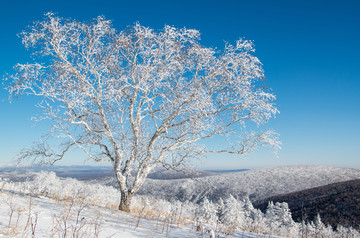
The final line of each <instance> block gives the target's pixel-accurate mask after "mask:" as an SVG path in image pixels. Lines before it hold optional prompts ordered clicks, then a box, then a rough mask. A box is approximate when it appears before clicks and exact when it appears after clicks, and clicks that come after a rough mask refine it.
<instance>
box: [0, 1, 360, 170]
mask: <svg viewBox="0 0 360 238" xmlns="http://www.w3.org/2000/svg"><path fill="white" fill-rule="evenodd" d="M48 11H52V12H56V13H58V15H59V16H62V17H71V18H76V19H78V20H81V21H88V20H90V19H92V18H94V17H96V16H98V15H104V16H105V17H106V18H107V19H111V20H113V24H114V26H115V27H116V28H117V29H119V30H121V29H123V28H124V27H126V26H128V25H132V24H133V23H135V22H136V21H139V22H140V23H141V24H142V25H145V26H149V27H151V28H154V29H161V28H162V27H163V26H164V25H165V24H169V25H172V26H175V27H187V28H195V29H198V30H200V32H201V38H202V40H201V43H202V44H203V45H205V46H211V47H216V48H219V49H222V48H223V45H224V41H228V42H230V43H234V42H235V41H236V40H237V39H239V37H244V38H246V39H249V40H253V41H254V43H255V48H256V56H257V57H258V58H259V59H260V60H261V62H262V63H263V68H264V70H265V75H266V77H267V80H268V81H267V85H268V86H270V87H271V88H272V89H273V91H274V93H275V94H276V95H277V97H278V99H277V104H278V108H279V110H280V112H281V113H280V115H278V116H277V118H276V119H273V120H272V121H271V122H270V123H269V126H270V127H271V128H273V129H275V130H276V131H277V132H279V133H280V136H281V137H280V138H281V141H282V143H283V145H282V147H283V149H282V150H281V151H280V152H279V158H276V157H274V156H273V155H272V154H271V153H269V152H267V151H263V150H260V151H258V152H257V153H253V154H250V155H248V156H246V157H245V158H244V157H240V158H239V156H226V155H216V156H215V155H212V156H210V158H209V159H208V160H203V161H201V162H197V164H198V166H199V167H200V168H208V169H238V168H254V167H268V166H277V165H285V164H325V165H332V166H341V167H353V168H359V169H360V155H359V148H360V123H359V122H360V46H359V43H360V14H359V12H360V1H355V0H354V1H348V0H342V1H340V0H339V1H332V0H327V1H314V0H313V1H291V0H290V1H289V0H284V1H276V0H274V1H268V0H263V1H260V0H253V1H242V0H232V1H231V0H222V1H212V0H207V1H205V0H204V1H196V0H192V1H189V0H181V1H180V0H175V1H169V0H168V1H157V0H154V1H147V0H138V1H121V0H117V1H115V0H114V1H110V0H102V1H76V0H72V1H69V0H61V1H39V0H33V1H2V2H1V3H0V32H1V37H0V52H1V55H0V75H4V74H5V73H11V72H12V66H13V65H15V64H16V63H18V62H21V63H24V62H30V61H31V59H30V57H29V54H28V52H27V51H26V50H25V49H24V47H23V46H22V44H21V40H20V39H19V38H18V37H17V36H16V34H17V33H20V32H21V31H22V30H24V29H25V27H26V26H28V25H30V24H31V23H32V22H33V21H35V20H40V19H42V17H43V14H44V13H45V12H48ZM34 101H35V100H34V99H32V98H27V97H23V98H21V99H20V100H15V101H13V102H12V103H11V104H10V103H9V102H8V101H7V92H6V91H5V90H3V89H1V90H0V111H1V116H0V133H1V134H0V135H1V136H0V164H6V163H12V159H13V158H14V156H15V155H16V153H17V151H19V150H20V149H21V148H23V147H25V146H27V145H29V144H31V143H32V141H36V140H37V139H38V138H39V137H40V136H41V135H42V134H44V132H45V130H44V129H45V128H46V125H44V124H43V123H41V124H38V125H34V122H33V121H31V120H30V118H31V116H33V115H35V114H36V110H37V109H36V108H35V107H34V106H33V104H34ZM82 163H83V157H82V156H81V155H80V154H79V153H76V152H74V153H73V154H72V155H71V156H69V157H68V158H66V159H65V160H64V161H63V162H62V164H82ZM88 164H89V163H88Z"/></svg>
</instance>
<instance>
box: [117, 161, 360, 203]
mask: <svg viewBox="0 0 360 238" xmlns="http://www.w3.org/2000/svg"><path fill="white" fill-rule="evenodd" d="M354 179H360V170H357V169H350V168H338V167H331V166H324V165H290V166H281V167H273V168H262V169H253V170H248V171H243V172H235V173H225V174H216V175H212V176H207V177H199V178H196V179H177V180H176V181H175V180H154V179H147V181H146V182H145V184H144V186H143V187H142V188H141V189H140V191H139V192H138V194H143V195H149V196H154V197H159V198H163V199H167V200H171V199H179V200H180V201H187V200H189V201H192V202H199V201H201V200H202V199H203V198H204V197H205V196H206V197H207V198H208V199H210V200H214V201H216V200H218V199H220V198H224V197H227V196H229V195H230V194H232V195H233V196H235V197H236V196H243V195H244V194H247V195H249V197H250V199H251V200H252V201H253V202H255V201H259V200H263V199H266V198H268V197H271V196H275V195H280V194H287V193H290V192H296V191H301V190H304V189H309V188H314V187H319V186H323V185H327V184H331V183H336V182H343V181H348V180H354ZM112 185H114V184H112ZM115 186H116V185H115Z"/></svg>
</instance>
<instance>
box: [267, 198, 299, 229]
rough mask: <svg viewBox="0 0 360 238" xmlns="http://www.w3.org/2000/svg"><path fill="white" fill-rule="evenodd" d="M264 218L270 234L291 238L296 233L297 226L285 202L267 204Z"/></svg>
mask: <svg viewBox="0 0 360 238" xmlns="http://www.w3.org/2000/svg"><path fill="white" fill-rule="evenodd" d="M265 218H266V220H267V225H268V227H269V228H270V232H271V233H277V234H281V235H286V236H291V235H294V234H296V233H298V227H297V224H296V223H295V222H294V221H293V219H292V217H291V211H290V209H289V206H288V204H287V203H286V202H282V203H280V202H277V203H275V205H274V203H273V202H269V205H268V208H267V209H266V213H265Z"/></svg>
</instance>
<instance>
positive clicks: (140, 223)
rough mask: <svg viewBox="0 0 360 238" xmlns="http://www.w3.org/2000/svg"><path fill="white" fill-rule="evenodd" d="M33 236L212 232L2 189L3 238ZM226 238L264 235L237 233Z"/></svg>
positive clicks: (196, 234)
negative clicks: (197, 230) (198, 230)
mask: <svg viewBox="0 0 360 238" xmlns="http://www.w3.org/2000/svg"><path fill="white" fill-rule="evenodd" d="M32 234H34V235H35V237H70V236H71V237H73V235H75V236H74V237H126V238H127V237H129V238H131V237H179V238H180V237H210V233H209V232H205V233H204V234H201V232H196V228H195V227H194V226H193V225H191V224H181V225H174V224H168V223H164V221H160V220H155V219H154V220H149V219H146V218H143V217H141V216H139V214H128V213H124V212H121V211H117V210H114V209H109V208H101V207H97V206H89V205H85V204H82V203H81V202H80V203H71V201H70V200H69V201H56V200H54V199H51V198H48V197H43V196H40V197H33V196H30V195H20V194H18V193H16V192H15V191H5V190H1V191H0V237H10V236H13V237H32ZM217 237H218V236H217ZM219 237H223V236H219ZM227 237H265V236H264V235H257V234H250V233H245V232H240V231H238V232H236V233H235V234H233V235H229V236H227ZM266 237H269V236H266Z"/></svg>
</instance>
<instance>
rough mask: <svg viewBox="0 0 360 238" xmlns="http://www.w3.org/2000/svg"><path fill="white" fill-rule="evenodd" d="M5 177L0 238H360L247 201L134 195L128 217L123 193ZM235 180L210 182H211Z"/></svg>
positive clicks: (85, 184) (51, 179) (72, 182)
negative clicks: (121, 201)
mask: <svg viewBox="0 0 360 238" xmlns="http://www.w3.org/2000/svg"><path fill="white" fill-rule="evenodd" d="M18 172H19V171H17V173H18ZM23 172H24V170H23ZM333 172H334V171H333ZM348 172H349V171H348ZM353 172H354V171H353ZM4 174H7V177H4V176H2V175H3V174H2V173H0V237H1V236H5V237H210V234H213V233H216V235H217V236H216V237H219V238H220V237H273V235H275V236H283V237H294V238H295V237H304V236H306V237H315V236H318V235H319V234H321V236H322V237H334V238H343V237H360V234H359V232H358V231H356V230H355V229H352V228H350V227H343V226H337V228H336V231H334V230H333V228H332V227H331V226H325V224H324V223H322V221H321V219H320V217H316V219H315V220H314V221H309V222H307V223H296V222H294V221H293V219H292V217H291V212H290V210H289V208H288V205H287V204H286V203H275V204H274V203H272V202H271V203H269V205H268V207H267V209H266V211H265V212H261V211H260V210H258V209H256V208H254V206H253V205H252V203H251V201H250V199H249V198H248V197H246V196H244V197H238V198H234V197H233V196H226V195H223V196H222V199H220V200H218V201H215V202H211V201H209V200H208V199H204V200H203V201H202V202H201V203H200V204H194V203H191V202H189V201H186V202H183V203H182V202H179V201H174V200H173V201H171V202H170V201H166V200H162V199H159V198H155V197H151V196H139V195H137V196H135V197H134V198H133V201H132V205H131V213H130V214H128V213H123V212H121V211H118V210H117V207H118V204H119V199H120V193H119V191H118V190H116V189H115V188H113V187H111V186H104V185H101V184H100V183H94V180H92V182H89V181H79V180H77V179H73V178H60V177H58V176H56V175H55V173H54V172H48V171H42V172H36V171H32V172H31V171H28V172H26V173H23V175H31V178H29V179H25V180H24V178H25V176H19V177H17V178H18V179H17V180H19V181H18V182H15V176H17V175H20V174H16V175H15V174H14V171H13V172H11V171H10V172H6V173H4ZM11 174H12V176H13V177H11V176H10V177H9V175H11ZM235 175H237V173H234V174H228V175H226V174H223V175H221V176H209V177H207V182H209V181H208V180H209V179H210V178H214V177H218V179H219V178H222V179H221V180H219V181H220V182H221V181H224V179H226V178H229V177H232V176H235ZM9 178H12V181H11V180H9ZM202 179H203V178H202ZM164 181H165V182H166V181H168V180H163V182H164ZM177 181H181V180H177ZM184 181H187V180H184ZM232 182H233V181H232ZM215 185H216V184H215ZM235 195H236V194H235ZM261 234H266V235H261ZM212 237H214V236H212Z"/></svg>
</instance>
